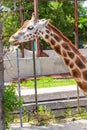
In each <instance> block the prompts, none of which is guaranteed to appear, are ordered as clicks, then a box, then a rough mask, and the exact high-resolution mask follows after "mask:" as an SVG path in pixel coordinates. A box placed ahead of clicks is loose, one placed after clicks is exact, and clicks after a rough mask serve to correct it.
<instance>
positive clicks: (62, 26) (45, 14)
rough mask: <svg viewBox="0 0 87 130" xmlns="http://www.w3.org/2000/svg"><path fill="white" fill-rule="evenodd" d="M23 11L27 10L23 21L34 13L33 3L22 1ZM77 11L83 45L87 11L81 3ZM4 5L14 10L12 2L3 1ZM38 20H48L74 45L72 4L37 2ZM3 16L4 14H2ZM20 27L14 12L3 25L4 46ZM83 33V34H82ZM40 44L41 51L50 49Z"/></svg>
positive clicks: (26, 0)
mask: <svg viewBox="0 0 87 130" xmlns="http://www.w3.org/2000/svg"><path fill="white" fill-rule="evenodd" d="M22 4H23V9H24V10H27V11H25V12H23V16H24V21H25V20H26V19H30V18H31V12H33V11H34V3H33V2H29V1H28V0H23V2H22ZM78 4H79V6H78V11H79V22H78V27H79V42H80V41H82V43H83V44H84V43H85V42H87V37H86V35H87V34H86V32H85V31H86V30H87V18H86V17H87V9H86V8H83V7H82V2H79V3H78ZM4 5H5V6H7V7H8V8H10V9H11V10H13V9H14V1H11V2H10V1H8V2H7V1H6V0H4ZM38 7H39V8H38V13H39V18H46V19H50V22H51V23H52V24H53V25H54V26H56V27H57V28H58V29H59V30H61V31H62V32H63V33H64V35H66V36H67V37H68V38H69V39H70V40H71V41H72V42H73V43H74V3H73V2H70V1H67V2H66V1H65V2H54V1H50V2H39V5H38ZM16 8H17V9H19V1H18V0H17V1H16ZM29 11H30V12H29ZM3 15H4V14H3ZM19 27H20V18H19V13H18V12H16V13H14V15H12V16H10V17H9V18H8V19H7V20H6V22H5V25H4V28H3V34H4V35H7V36H8V37H6V38H5V39H4V43H5V45H8V39H9V37H10V36H11V35H12V34H13V33H14V32H16V30H17V29H18V28H19ZM83 31H84V32H83ZM40 44H41V46H43V49H50V47H49V46H48V45H47V44H45V42H44V41H43V40H42V39H40Z"/></svg>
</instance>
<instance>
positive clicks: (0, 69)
mask: <svg viewBox="0 0 87 130" xmlns="http://www.w3.org/2000/svg"><path fill="white" fill-rule="evenodd" d="M0 35H2V24H0ZM3 97H4V65H3V44H2V40H0V130H5V114H4V105H3Z"/></svg>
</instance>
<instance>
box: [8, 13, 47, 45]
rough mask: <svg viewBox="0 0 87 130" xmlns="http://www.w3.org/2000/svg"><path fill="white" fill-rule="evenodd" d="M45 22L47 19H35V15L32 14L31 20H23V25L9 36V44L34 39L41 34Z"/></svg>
mask: <svg viewBox="0 0 87 130" xmlns="http://www.w3.org/2000/svg"><path fill="white" fill-rule="evenodd" d="M47 24H48V20H45V19H41V20H37V21H36V20H35V15H34V14H33V15H32V18H31V20H27V21H25V22H24V24H23V26H22V27H21V28H20V29H19V30H18V31H17V32H16V33H15V34H13V35H12V36H11V37H10V39H9V42H10V43H11V45H17V44H20V43H23V42H27V41H31V40H34V39H35V38H36V37H40V36H41V34H42V33H43V31H44V28H45V26H46V25H47Z"/></svg>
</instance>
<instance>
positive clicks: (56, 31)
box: [47, 23, 87, 63]
mask: <svg viewBox="0 0 87 130" xmlns="http://www.w3.org/2000/svg"><path fill="white" fill-rule="evenodd" d="M47 28H49V29H51V30H53V31H54V32H55V33H56V34H60V36H61V38H62V39H63V40H64V41H65V42H67V43H68V44H69V46H70V47H71V48H72V49H73V51H74V52H75V53H76V54H78V55H79V56H80V57H81V58H82V60H83V61H84V62H85V63H87V59H86V58H85V57H84V56H83V55H82V54H81V53H80V52H79V50H78V49H77V48H76V47H75V45H73V43H72V42H71V41H70V40H69V39H68V38H67V37H65V36H64V35H63V33H62V32H61V31H59V30H58V29H57V28H56V27H55V26H53V25H52V24H51V23H48V25H47Z"/></svg>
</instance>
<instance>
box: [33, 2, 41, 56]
mask: <svg viewBox="0 0 87 130" xmlns="http://www.w3.org/2000/svg"><path fill="white" fill-rule="evenodd" d="M34 13H35V18H36V21H37V19H38V0H34ZM36 56H37V57H39V56H40V43H39V39H38V38H36Z"/></svg>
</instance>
